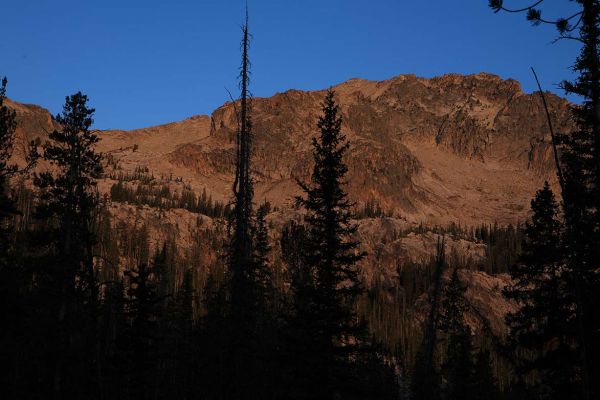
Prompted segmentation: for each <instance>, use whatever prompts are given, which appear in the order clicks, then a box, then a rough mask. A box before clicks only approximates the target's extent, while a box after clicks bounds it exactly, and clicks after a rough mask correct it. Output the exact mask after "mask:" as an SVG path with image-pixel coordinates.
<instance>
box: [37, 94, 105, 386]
mask: <svg viewBox="0 0 600 400" xmlns="http://www.w3.org/2000/svg"><path fill="white" fill-rule="evenodd" d="M87 101H88V98H87V96H85V95H84V94H82V93H81V92H78V93H76V94H74V95H72V96H69V97H67V98H66V102H65V105H64V107H63V112H62V114H60V115H57V116H56V121H57V122H58V123H59V124H60V125H61V130H55V131H53V132H52V133H50V135H49V138H50V141H49V142H47V143H46V144H45V145H44V148H43V150H44V151H43V158H44V159H45V160H46V161H48V162H49V163H50V164H51V165H52V166H53V167H54V171H47V172H43V173H41V174H39V175H36V176H35V177H34V183H35V184H36V185H37V187H38V188H39V189H40V190H41V195H40V199H41V203H40V205H39V207H38V215H39V216H40V217H41V218H45V219H47V221H48V224H47V226H48V229H50V230H51V232H49V235H48V236H47V237H48V238H50V239H51V243H50V244H51V245H52V246H53V248H54V249H55V255H54V256H53V257H52V260H53V261H54V262H53V264H52V268H51V275H52V279H53V280H54V282H56V283H55V285H56V288H55V289H56V292H57V309H56V310H55V313H56V314H55V315H56V316H57V322H58V330H59V332H60V334H59V340H60V341H61V343H59V345H58V348H59V350H58V352H57V359H56V367H55V377H54V392H55V394H56V396H63V395H64V394H65V393H66V392H65V390H68V389H67V388H65V386H69V387H71V388H74V387H75V382H63V379H64V378H65V377H66V376H75V375H76V374H75V373H73V374H65V370H67V369H70V370H71V371H73V369H79V370H90V372H91V370H95V371H96V372H93V373H92V372H91V374H92V376H97V372H98V371H99V365H98V363H99V360H98V348H97V345H98V343H97V340H96V339H97V338H96V331H97V318H98V299H99V296H98V285H97V282H96V275H95V271H94V254H93V249H94V245H95V243H96V240H95V235H94V233H93V225H94V219H95V217H96V214H97V212H98V205H99V201H100V199H99V196H98V192H97V189H96V180H97V179H98V178H99V177H100V174H101V172H102V165H101V162H100V161H101V155H100V154H98V153H96V152H95V150H94V145H95V144H96V143H97V142H98V137H97V136H96V135H95V134H94V133H93V132H92V131H91V130H90V128H91V125H92V123H93V119H92V116H93V113H94V110H93V109H90V108H89V107H88V106H87ZM80 318H83V320H84V321H89V323H87V324H86V323H81V319H80ZM76 320H78V321H79V323H75V321H76ZM77 331H79V332H78V333H77ZM78 335H81V336H82V337H83V339H82V341H83V342H84V343H85V345H84V346H83V347H84V348H83V349H78V350H76V349H74V348H73V346H72V343H78V341H75V340H68V338H69V337H73V336H78ZM72 351H76V352H78V353H83V354H86V355H85V357H84V358H87V359H88V360H89V364H91V365H90V366H87V367H85V368H80V367H79V368H78V367H77V366H75V365H69V364H68V363H67V361H66V360H67V358H68V357H73V354H72ZM92 379H93V381H95V382H96V383H95V384H96V385H97V384H99V382H98V381H97V378H92ZM80 384H81V382H77V385H80ZM80 387H86V385H81V386H80ZM88 389H89V388H88Z"/></svg>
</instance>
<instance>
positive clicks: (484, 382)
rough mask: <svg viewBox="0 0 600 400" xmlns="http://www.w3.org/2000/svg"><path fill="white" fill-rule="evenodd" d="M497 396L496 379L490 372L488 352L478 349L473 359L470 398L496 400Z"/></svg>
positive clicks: (474, 399) (473, 399) (490, 365)
mask: <svg viewBox="0 0 600 400" xmlns="http://www.w3.org/2000/svg"><path fill="white" fill-rule="evenodd" d="M498 397H499V392H498V388H497V386H496V380H495V378H494V374H493V372H492V364H491V360H490V353H489V352H487V351H484V350H480V351H479V353H477V358H476V360H475V369H474V370H473V377H472V384H471V399H472V400H497V399H498Z"/></svg>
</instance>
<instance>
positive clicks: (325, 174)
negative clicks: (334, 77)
mask: <svg viewBox="0 0 600 400" xmlns="http://www.w3.org/2000/svg"><path fill="white" fill-rule="evenodd" d="M334 96H335V93H334V92H333V90H329V91H328V92H327V95H326V96H325V101H324V103H323V105H322V111H323V115H322V116H321V117H320V118H319V121H318V124H317V126H318V128H319V129H320V135H319V137H318V138H313V141H312V145H313V158H314V162H315V165H314V168H313V173H312V176H311V180H310V182H309V183H303V182H298V184H299V186H300V188H301V189H302V190H303V191H304V193H305V197H298V198H297V203H298V204H299V205H300V206H302V207H303V208H304V209H305V210H306V216H305V222H306V225H307V233H306V241H305V246H306V247H305V248H304V256H303V265H302V267H303V268H305V269H306V272H305V273H304V276H305V277H306V278H308V279H310V281H309V282H305V283H304V285H303V286H304V287H302V288H293V290H296V291H297V292H298V291H300V290H302V291H303V292H304V293H303V294H302V297H298V298H297V300H296V301H297V302H296V310H295V311H296V317H297V318H299V320H300V321H302V322H301V323H302V324H303V325H304V329H305V330H306V333H307V335H306V336H305V338H304V340H305V343H304V348H303V350H305V351H306V353H305V356H304V360H305V361H306V362H307V365H305V367H306V368H304V369H303V370H302V371H300V374H308V376H307V375H304V378H306V379H307V381H308V382H309V385H310V386H309V387H305V388H304V389H308V390H309V391H315V390H316V391H317V392H316V393H312V397H313V398H314V396H317V397H319V398H332V397H333V396H334V395H340V394H341V393H342V392H343V390H344V388H345V387H346V386H347V382H344V379H345V378H344V366H345V365H346V364H347V363H348V362H349V361H350V356H351V354H353V353H354V352H355V351H356V350H357V345H358V344H359V343H360V341H361V340H362V339H363V338H362V335H363V334H364V332H363V326H362V325H361V324H359V323H358V321H357V317H356V315H355V312H354V302H355V300H356V296H357V295H358V294H359V293H360V292H361V290H362V287H361V284H360V282H359V279H358V270H357V266H356V263H357V262H358V261H360V259H361V258H362V257H363V254H362V253H360V252H358V250H357V249H358V245H359V243H358V242H357V241H356V240H354V239H353V235H354V233H355V232H356V229H357V227H356V225H354V224H353V223H352V222H351V218H352V214H351V211H350V208H351V206H352V204H351V203H350V201H349V200H348V196H347V194H346V192H345V191H344V189H343V184H344V176H345V174H346V172H347V167H346V165H345V164H344V160H343V158H344V155H345V153H346V152H347V151H348V148H349V143H348V142H347V141H346V138H345V136H344V135H343V134H342V133H341V125H342V119H341V117H340V116H339V108H338V106H337V105H336V103H335V99H334ZM296 294H297V295H299V294H300V293H296ZM305 297H308V298H305ZM303 350H301V351H303ZM309 397H310V396H309Z"/></svg>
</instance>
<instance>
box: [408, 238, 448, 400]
mask: <svg viewBox="0 0 600 400" xmlns="http://www.w3.org/2000/svg"><path fill="white" fill-rule="evenodd" d="M444 243H445V242H444V239H443V238H438V244H437V252H436V258H435V270H434V277H433V288H432V290H431V291H430V293H429V302H430V304H431V305H430V309H429V315H428V317H427V319H426V320H425V321H424V323H423V339H422V340H421V344H420V346H419V349H418V351H417V356H416V359H415V365H414V368H413V374H412V375H413V376H412V381H411V390H412V393H413V397H414V398H415V399H416V400H436V399H439V398H440V397H441V394H440V391H441V389H440V376H439V372H438V369H437V365H436V364H435V358H434V356H435V349H436V346H437V339H438V328H439V327H438V323H439V313H440V310H439V308H440V300H441V296H442V276H443V273H444V269H445V268H446V255H445V244H444Z"/></svg>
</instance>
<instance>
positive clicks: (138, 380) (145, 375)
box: [125, 262, 161, 400]
mask: <svg viewBox="0 0 600 400" xmlns="http://www.w3.org/2000/svg"><path fill="white" fill-rule="evenodd" d="M125 275H126V277H127V278H128V279H127V281H128V284H127V300H126V312H127V315H128V317H129V319H130V327H129V333H128V338H127V339H128V345H129V352H130V356H129V360H128V365H129V376H130V385H129V386H128V388H127V391H128V392H130V393H131V394H130V398H132V399H140V400H144V399H150V398H153V397H154V396H153V393H154V390H155V389H156V386H155V382H156V374H157V362H156V352H157V341H158V339H159V337H158V331H159V330H158V318H159V305H160V302H161V299H160V298H159V297H158V293H157V287H156V286H157V285H156V276H155V275H154V269H153V266H152V265H149V264H147V263H146V262H141V263H140V264H139V265H138V266H137V268H135V269H130V270H127V271H126V272H125Z"/></svg>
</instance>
